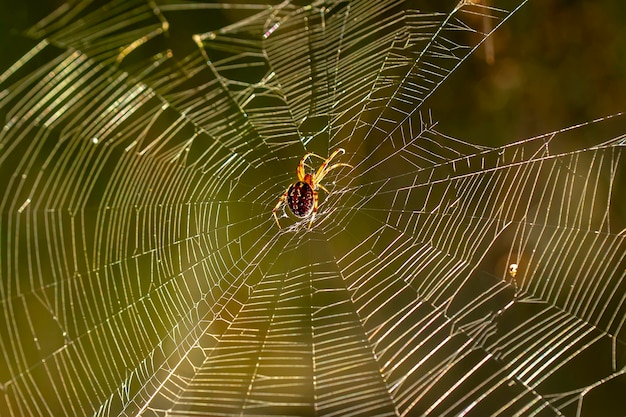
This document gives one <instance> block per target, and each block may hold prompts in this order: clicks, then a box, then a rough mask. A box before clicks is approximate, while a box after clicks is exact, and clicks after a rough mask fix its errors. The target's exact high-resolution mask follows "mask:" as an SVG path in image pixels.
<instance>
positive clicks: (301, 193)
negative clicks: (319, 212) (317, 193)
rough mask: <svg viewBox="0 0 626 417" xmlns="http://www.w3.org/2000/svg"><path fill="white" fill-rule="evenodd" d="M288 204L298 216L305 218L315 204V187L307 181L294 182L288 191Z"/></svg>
mask: <svg viewBox="0 0 626 417" xmlns="http://www.w3.org/2000/svg"><path fill="white" fill-rule="evenodd" d="M287 205H288V206H289V208H290V209H291V212H292V213H293V214H295V215H296V216H298V217H301V218H304V217H307V216H308V215H310V214H311V212H312V211H313V206H314V205H315V197H314V193H313V187H311V185H310V184H309V183H307V182H305V181H298V182H296V183H295V184H292V185H291V187H289V190H288V191H287Z"/></svg>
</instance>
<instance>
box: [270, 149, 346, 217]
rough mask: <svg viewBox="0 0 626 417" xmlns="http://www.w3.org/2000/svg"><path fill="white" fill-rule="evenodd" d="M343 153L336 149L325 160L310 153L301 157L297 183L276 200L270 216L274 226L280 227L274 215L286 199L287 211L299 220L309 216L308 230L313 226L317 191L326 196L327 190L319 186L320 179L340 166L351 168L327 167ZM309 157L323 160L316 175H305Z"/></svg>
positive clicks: (342, 164)
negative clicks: (274, 221)
mask: <svg viewBox="0 0 626 417" xmlns="http://www.w3.org/2000/svg"><path fill="white" fill-rule="evenodd" d="M344 153H346V151H345V150H343V149H342V148H338V149H337V150H335V151H334V152H333V153H332V154H331V155H330V156H329V157H328V158H325V159H324V157H322V156H319V155H316V154H314V153H312V152H309V153H307V154H306V155H304V156H303V157H302V159H301V160H300V164H299V165H298V170H297V173H298V181H296V182H295V183H293V184H291V185H290V186H289V188H287V190H286V191H285V192H284V193H283V195H282V196H280V198H279V199H278V204H276V207H274V210H272V214H273V215H274V218H275V219H276V224H277V225H278V228H279V229H280V228H281V227H280V223H279V222H278V216H277V215H276V211H277V210H278V209H279V208H280V206H281V204H283V202H284V201H285V198H287V206H289V209H290V210H291V212H292V213H293V214H294V215H295V216H297V217H299V218H301V219H304V218H306V217H308V216H311V221H310V222H309V229H310V228H311V225H312V224H313V219H315V213H317V200H318V197H317V189H318V188H321V189H322V190H324V191H326V193H327V194H328V190H327V189H326V188H325V187H324V186H323V185H322V184H321V182H322V179H324V177H325V176H326V174H328V173H329V172H330V171H331V170H333V169H335V168H339V167H342V166H345V167H350V168H353V166H352V165H348V164H344V163H337V164H333V165H330V166H328V165H329V164H330V161H332V160H333V159H334V158H335V157H336V156H337V155H339V154H344ZM311 156H315V157H316V158H319V159H324V163H323V164H322V165H321V166H320V167H319V169H318V170H317V172H316V173H314V174H305V173H304V167H310V165H308V164H307V163H306V160H307V158H309V157H311Z"/></svg>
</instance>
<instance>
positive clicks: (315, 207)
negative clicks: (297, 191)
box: [309, 190, 317, 229]
mask: <svg viewBox="0 0 626 417" xmlns="http://www.w3.org/2000/svg"><path fill="white" fill-rule="evenodd" d="M315 213H317V191H315V190H313V213H311V221H310V222H309V229H310V228H311V226H312V225H313V219H315Z"/></svg>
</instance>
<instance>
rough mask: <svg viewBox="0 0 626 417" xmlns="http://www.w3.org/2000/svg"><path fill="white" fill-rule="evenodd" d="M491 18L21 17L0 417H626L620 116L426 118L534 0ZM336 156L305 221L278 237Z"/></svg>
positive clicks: (206, 13)
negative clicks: (514, 132)
mask: <svg viewBox="0 0 626 417" xmlns="http://www.w3.org/2000/svg"><path fill="white" fill-rule="evenodd" d="M482 3H483V4H481V2H478V1H475V2H472V1H465V2H461V3H459V4H457V5H455V4H442V3H441V2H437V3H436V4H437V6H436V7H432V6H428V5H422V4H412V3H410V2H401V1H387V2H380V1H358V2H349V1H337V2H332V1H328V2H315V3H311V4H305V3H304V2H295V1H294V2H291V3H289V2H282V3H276V4H272V5H268V4H266V3H258V4H256V3H249V4H238V3H223V4H213V3H206V4H205V3H196V2H184V1H177V0H160V1H138V0H130V1H128V0H124V1H121V0H120V1H110V2H92V1H76V2H70V3H67V4H64V5H62V6H61V7H60V8H58V9H57V10H56V11H54V12H52V13H50V14H49V15H47V17H45V18H43V19H42V20H40V21H39V23H37V24H36V25H34V26H32V27H31V28H30V29H29V30H28V31H27V32H26V35H27V37H26V38H25V39H24V38H22V43H20V45H19V47H20V48H22V49H21V52H20V53H19V54H18V56H16V57H14V60H13V62H12V63H11V64H9V65H8V66H6V69H5V70H4V72H3V73H2V74H1V75H0V84H1V94H0V108H1V111H2V115H3V116H4V117H3V124H4V126H3V130H2V133H1V134H0V149H1V151H0V170H1V173H2V175H0V179H1V181H2V189H3V190H5V191H4V193H3V195H2V197H1V199H0V215H1V217H0V219H1V220H0V277H1V280H0V299H1V303H2V310H1V312H0V322H1V323H2V325H0V353H1V355H2V360H1V361H0V391H1V395H0V414H1V415H138V414H139V415H145V416H165V415H170V416H175V415H187V416H189V415H211V416H218V415H225V416H231V415H328V416H332V415H342V416H345V415H368V416H370V415H398V416H406V415H437V416H452V415H476V416H485V415H571V416H573V415H598V413H602V414H603V415H609V414H611V413H615V414H618V415H619V414H623V413H624V412H625V409H624V404H623V403H620V402H619V401H616V400H615V398H619V397H618V395H619V394H620V393H623V392H624V388H625V387H626V379H625V376H624V373H625V370H626V367H625V366H626V365H625V360H626V354H625V346H624V343H625V341H626V336H625V333H624V332H625V330H624V321H625V318H626V295H625V294H626V277H625V271H626V268H625V266H626V261H625V258H624V254H625V253H626V247H625V246H626V243H625V241H624V239H625V235H626V229H625V227H626V226H625V224H624V219H623V218H622V217H621V216H620V212H619V207H620V204H622V203H621V199H623V197H621V195H620V194H619V193H620V186H621V187H622V188H621V190H622V191H623V178H624V170H623V167H622V160H621V152H622V150H623V148H624V143H625V137H624V134H623V129H622V132H620V133H618V134H617V135H611V136H606V137H598V133H597V132H602V130H601V129H599V130H597V129H598V126H604V125H606V124H607V123H611V122H612V121H615V120H618V121H619V120H621V122H622V123H623V116H621V114H618V115H615V116H612V117H608V116H607V117H604V118H602V119H599V120H596V121H594V122H589V123H583V124H581V125H577V126H573V127H570V128H565V129H561V130H558V131H555V132H552V133H549V134H546V135H541V136H537V137H533V138H530V139H525V140H519V141H515V140H514V139H512V140H511V141H510V142H509V143H507V144H506V145H504V146H500V147H491V146H484V145H477V144H472V143H469V142H466V141H462V140H459V139H456V138H454V137H452V136H450V135H449V134H446V133H445V130H444V129H443V128H442V127H441V125H444V124H445V123H446V122H447V120H445V119H446V118H443V120H442V122H441V125H440V124H438V123H437V122H436V121H435V120H434V117H433V116H432V115H431V114H430V113H429V111H428V110H427V108H426V107H424V106H423V105H422V104H423V103H424V102H425V101H426V100H427V99H429V98H430V97H431V94H433V93H434V92H435V91H438V87H440V85H441V84H444V86H442V88H445V82H446V81H448V80H449V79H450V75H451V74H453V73H454V72H455V71H456V69H457V68H458V67H459V65H460V64H461V63H462V62H464V60H465V59H466V57H468V56H469V55H470V54H472V52H474V51H475V50H476V49H477V48H479V47H480V46H481V45H483V42H484V41H485V40H486V39H489V36H490V34H491V33H492V31H494V30H496V29H497V28H499V27H500V26H501V25H502V24H504V23H506V22H507V20H508V19H509V17H511V16H512V15H513V13H514V12H516V11H517V10H518V9H519V8H520V7H522V6H523V5H524V3H525V2H524V1H517V2H516V1H503V0H494V1H491V2H489V3H485V2H482ZM431 7H432V10H430V8H431ZM12 58H13V57H12ZM449 122H451V121H449ZM588 131H590V132H591V135H592V136H593V137H594V140H595V143H594V144H593V145H590V146H584V147H579V148H575V149H566V148H568V145H571V143H572V137H576V135H577V134H579V133H580V132H588ZM338 147H343V148H345V149H346V154H345V155H342V156H341V157H340V158H339V160H338V161H340V162H345V163H348V164H350V165H352V166H353V167H354V168H352V169H350V168H347V167H342V168H340V169H337V170H333V171H332V172H331V173H330V174H329V175H328V176H327V177H326V178H325V180H324V186H325V187H326V188H327V189H328V191H329V193H325V192H324V191H321V192H320V209H319V212H318V215H317V217H316V219H315V223H314V224H313V227H312V229H311V230H308V229H307V227H308V220H307V219H303V220H298V219H296V218H294V217H293V216H290V215H289V214H288V213H287V212H285V211H284V210H282V209H281V210H280V211H279V213H280V214H281V219H280V220H281V224H282V225H283V229H281V230H279V229H278V228H277V227H276V224H275V222H274V220H273V217H272V216H271V210H272V208H273V207H274V205H275V204H276V202H277V199H278V197H279V196H280V195H281V193H282V192H284V190H285V188H286V187H287V186H288V185H289V184H290V183H292V182H294V181H295V168H296V166H297V164H298V161H299V159H300V158H301V157H302V155H304V153H306V152H307V151H312V152H316V153H318V154H320V155H323V156H325V155H329V154H330V153H331V152H332V151H333V150H334V149H336V148H338ZM570 147H571V146H570ZM313 168H316V167H315V166H314V167H311V168H310V169H313ZM283 209H284V207H283ZM512 264H516V265H517V266H518V270H517V273H515V274H514V273H511V271H510V265H512ZM607 407H608V408H607Z"/></svg>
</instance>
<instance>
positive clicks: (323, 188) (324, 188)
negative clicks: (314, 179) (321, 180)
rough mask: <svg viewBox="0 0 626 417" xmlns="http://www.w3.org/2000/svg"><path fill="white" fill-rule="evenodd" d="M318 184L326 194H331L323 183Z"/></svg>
mask: <svg viewBox="0 0 626 417" xmlns="http://www.w3.org/2000/svg"><path fill="white" fill-rule="evenodd" d="M317 186H318V187H320V188H321V189H322V190H324V191H326V194H330V192H329V191H328V190H327V189H326V187H324V186H323V185H322V184H317Z"/></svg>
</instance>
